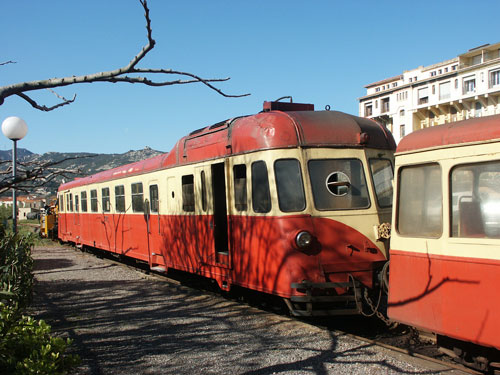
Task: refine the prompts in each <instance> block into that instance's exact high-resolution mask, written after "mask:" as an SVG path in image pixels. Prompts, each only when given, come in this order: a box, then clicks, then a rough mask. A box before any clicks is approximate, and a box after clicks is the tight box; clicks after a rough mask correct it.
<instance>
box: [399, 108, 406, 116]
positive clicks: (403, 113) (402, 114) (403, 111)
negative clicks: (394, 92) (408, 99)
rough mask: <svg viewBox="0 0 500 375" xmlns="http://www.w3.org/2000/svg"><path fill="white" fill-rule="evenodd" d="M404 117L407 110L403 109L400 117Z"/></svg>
mask: <svg viewBox="0 0 500 375" xmlns="http://www.w3.org/2000/svg"><path fill="white" fill-rule="evenodd" d="M404 115H405V110H404V109H402V110H401V111H399V116H401V117H404Z"/></svg>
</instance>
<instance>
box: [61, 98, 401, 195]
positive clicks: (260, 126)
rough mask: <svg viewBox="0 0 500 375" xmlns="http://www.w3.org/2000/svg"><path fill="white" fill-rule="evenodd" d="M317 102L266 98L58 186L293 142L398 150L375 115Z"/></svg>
mask: <svg viewBox="0 0 500 375" xmlns="http://www.w3.org/2000/svg"><path fill="white" fill-rule="evenodd" d="M313 109H314V106H313V105H312V104H301V103H282V102H264V111H263V112H260V113H258V114H256V115H251V116H243V117H237V118H234V119H230V120H226V121H222V122H219V123H217V124H215V125H211V126H207V127H204V128H201V129H198V130H195V131H193V132H191V133H190V134H189V135H187V136H185V137H183V138H181V139H180V140H179V141H178V142H177V143H176V144H175V146H174V148H173V149H172V150H171V151H170V152H168V153H166V154H162V155H158V156H155V157H153V158H150V159H146V160H143V161H139V162H135V163H132V164H127V165H123V166H121V167H117V168H113V169H110V170H107V171H103V172H99V173H97V174H94V175H91V176H88V177H83V178H78V179H75V180H74V181H70V182H68V183H65V184H63V185H61V186H60V187H59V190H65V189H69V188H72V187H77V186H81V185H86V184H91V183H96V182H102V181H108V180H113V179H116V178H122V177H128V176H132V175H137V174H142V173H147V172H152V171H155V170H160V169H165V168H170V167H173V166H179V165H185V164H190V163H195V162H200V161H203V160H211V159H216V158H220V157H223V156H225V155H237V154H244V153H248V152H253V151H259V150H271V149H280V148H294V147H359V148H362V147H363V148H376V149H386V150H395V148H396V144H395V142H394V139H393V137H392V135H391V133H390V132H389V131H388V130H387V129H385V128H384V127H383V126H382V125H380V124H378V123H376V122H375V121H372V120H369V119H366V118H361V117H357V116H352V115H348V114H346V113H343V112H337V111H314V110H313Z"/></svg>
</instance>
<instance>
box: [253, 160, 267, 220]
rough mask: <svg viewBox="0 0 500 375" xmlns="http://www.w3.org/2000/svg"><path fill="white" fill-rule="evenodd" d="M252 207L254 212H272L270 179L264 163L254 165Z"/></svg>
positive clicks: (257, 162) (258, 162) (259, 162)
mask: <svg viewBox="0 0 500 375" xmlns="http://www.w3.org/2000/svg"><path fill="white" fill-rule="evenodd" d="M252 207H253V210H254V212H257V213H266V212H269V211H271V193H270V192H269V177H268V175H267V166H266V162H264V161H256V162H255V163H252Z"/></svg>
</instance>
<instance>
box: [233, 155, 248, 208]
mask: <svg viewBox="0 0 500 375" xmlns="http://www.w3.org/2000/svg"><path fill="white" fill-rule="evenodd" d="M233 176H234V206H235V208H236V211H246V210H247V166H246V165H245V164H238V165H235V166H234V167H233Z"/></svg>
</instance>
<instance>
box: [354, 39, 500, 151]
mask: <svg viewBox="0 0 500 375" xmlns="http://www.w3.org/2000/svg"><path fill="white" fill-rule="evenodd" d="M365 88H366V95H365V96H363V97H361V98H359V115H360V116H362V117H368V118H372V119H374V120H376V121H378V122H380V123H382V124H384V125H385V126H386V127H387V128H388V129H389V130H390V131H391V132H392V134H393V135H394V138H395V139H396V141H397V142H399V140H400V139H401V138H403V137H404V136H405V135H406V134H409V133H411V132H413V131H415V130H418V129H422V128H426V127H429V126H434V125H441V124H445V123H449V122H454V121H460V120H465V119H468V118H471V117H480V116H489V115H494V114H500V43H496V44H492V45H490V44H488V45H484V46H480V47H476V48H473V49H471V50H469V51H467V52H466V53H463V54H461V55H458V56H457V57H455V58H453V59H451V60H446V61H443V62H440V63H437V64H434V65H430V66H427V67H422V66H421V67H418V68H417V69H413V70H409V71H405V72H404V73H403V74H401V75H398V76H395V77H391V78H387V79H384V80H382V81H378V82H375V83H372V84H369V85H367V86H365Z"/></svg>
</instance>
